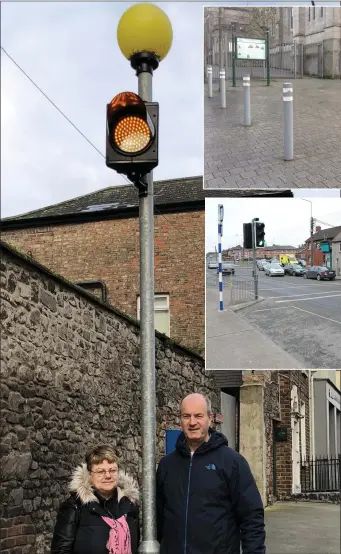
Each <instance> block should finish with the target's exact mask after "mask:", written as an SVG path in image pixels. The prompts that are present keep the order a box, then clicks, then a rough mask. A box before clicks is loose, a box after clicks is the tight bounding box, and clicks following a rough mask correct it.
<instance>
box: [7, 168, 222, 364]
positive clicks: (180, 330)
mask: <svg viewBox="0 0 341 554" xmlns="http://www.w3.org/2000/svg"><path fill="white" fill-rule="evenodd" d="M154 194H155V217H154V225H155V230H154V252H155V254H154V256H155V294H156V296H155V325H156V329H157V330H158V331H160V332H162V333H165V334H166V335H168V336H170V337H171V338H172V339H174V340H176V341H178V342H180V343H181V344H184V345H185V346H187V347H190V348H193V349H194V350H196V351H198V352H201V353H202V352H203V351H204V328H205V323H204V311H205V308H204V298H205V290H204V275H205V273H204V271H205V247H204V242H205V239H204V233H205V196H209V195H210V194H211V195H212V193H211V192H210V193H207V192H205V193H204V191H203V184H202V177H194V178H188V179H177V180H172V181H160V182H156V183H154ZM2 239H3V240H4V241H7V242H8V243H10V244H11V245H13V246H15V247H17V248H19V249H21V250H23V251H24V252H26V253H29V254H30V255H31V256H32V257H33V258H34V259H36V260H37V261H39V262H40V263H42V264H43V265H45V266H47V267H48V268H49V269H51V270H52V271H55V272H57V273H58V274H61V275H63V277H65V278H66V279H68V280H70V281H72V282H74V283H82V285H83V286H88V288H89V290H92V291H94V292H97V291H96V289H94V287H93V284H94V283H95V284H96V282H97V287H99V286H100V285H102V286H105V290H106V297H107V301H108V302H109V303H110V304H111V305H112V306H114V307H115V308H117V309H119V310H122V311H123V312H124V313H126V314H128V315H130V316H132V317H134V318H137V319H139V314H140V301H139V300H140V299H139V294H140V290H139V284H140V283H139V271H140V268H139V218H138V193H137V191H136V189H134V187H133V186H121V187H110V188H108V189H104V190H102V191H98V192H95V193H92V194H90V195H87V196H83V197H80V198H77V199H74V200H69V201H66V202H63V203H61V204H58V205H55V206H49V207H47V208H44V209H41V210H36V211H34V212H30V213H29V214H24V215H22V216H17V217H15V218H8V219H6V220H3V221H2ZM194 283H195V286H194ZM90 287H91V289H90ZM98 290H99V289H98Z"/></svg>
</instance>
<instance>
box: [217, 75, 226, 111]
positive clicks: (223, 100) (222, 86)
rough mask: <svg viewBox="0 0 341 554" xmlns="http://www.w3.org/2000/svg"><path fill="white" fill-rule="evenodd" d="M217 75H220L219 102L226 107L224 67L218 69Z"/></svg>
mask: <svg viewBox="0 0 341 554" xmlns="http://www.w3.org/2000/svg"><path fill="white" fill-rule="evenodd" d="M219 77H220V102H221V107H222V108H226V85H225V69H221V70H220V72H219Z"/></svg>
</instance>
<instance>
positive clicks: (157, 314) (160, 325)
mask: <svg viewBox="0 0 341 554" xmlns="http://www.w3.org/2000/svg"><path fill="white" fill-rule="evenodd" d="M137 319H138V320H139V319H140V297H139V296H138V297H137ZM154 321H155V329H156V331H159V332H160V333H165V334H166V335H167V336H168V337H170V311H169V295H168V294H155V296H154Z"/></svg>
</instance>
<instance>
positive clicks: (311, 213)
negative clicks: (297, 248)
mask: <svg viewBox="0 0 341 554" xmlns="http://www.w3.org/2000/svg"><path fill="white" fill-rule="evenodd" d="M301 200H304V202H309V204H310V265H311V267H312V266H313V265H314V258H313V249H314V241H313V235H314V220H313V203H312V202H311V200H308V199H307V198H301Z"/></svg>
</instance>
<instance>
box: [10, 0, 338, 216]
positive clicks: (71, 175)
mask: <svg viewBox="0 0 341 554" xmlns="http://www.w3.org/2000/svg"><path fill="white" fill-rule="evenodd" d="M252 3H253V2H244V3H243V2H239V3H238V4H239V5H249V4H251V5H252ZM204 4H208V3H207V2H206V3H201V2H196V3H195V2H187V3H185V2H173V3H167V2H160V3H159V4H158V5H160V7H162V9H163V10H164V11H165V12H166V13H167V14H168V16H169V18H170V20H171V22H172V26H173V45H172V48H171V50H170V52H169V54H168V56H167V57H166V59H165V60H164V61H162V62H161V64H160V67H159V68H158V69H157V70H156V71H155V74H154V98H153V99H154V100H155V101H158V102H159V103H160V143H159V144H160V157H159V166H158V167H157V168H156V170H155V171H154V178H155V179H168V178H177V177H186V176H194V175H201V174H202V173H203V117H204V112H203V73H202V72H203V68H202V50H203V46H202V45H203V5H204ZM272 4H276V3H272ZM277 4H280V3H277ZM293 4H294V3H293ZM296 4H297V2H296ZM304 4H307V5H310V3H309V2H304ZM317 4H318V3H317ZM130 5H132V3H130V2H124V3H122V2H73V3H72V2H69V3H68V2H5V3H4V2H2V3H1V45H2V47H3V48H5V50H6V51H7V52H8V53H9V54H10V55H11V56H12V57H13V58H14V60H15V61H16V62H17V63H18V64H19V65H20V66H21V67H22V69H23V70H24V71H25V72H26V73H27V74H28V75H29V76H30V77H31V78H32V79H33V80H34V81H35V82H36V84H37V85H38V86H39V87H40V88H41V89H42V90H43V91H44V92H45V93H46V94H47V95H48V96H49V97H50V98H51V100H52V101H53V102H54V103H55V104H56V105H57V106H58V107H59V108H60V109H61V110H62V111H63V112H64V113H65V114H66V115H67V116H68V117H69V118H70V119H71V120H72V121H73V123H74V124H75V125H76V126H77V127H79V129H80V130H81V131H82V132H83V133H84V134H85V135H86V136H87V137H88V139H89V140H90V141H91V142H93V143H94V144H95V146H96V147H97V148H98V149H99V150H100V151H101V152H102V153H103V154H104V153H105V108H106V104H107V103H108V102H110V100H111V99H112V98H113V96H115V95H116V94H117V93H119V92H122V91H124V90H131V91H137V79H136V76H135V74H134V71H133V70H132V69H131V67H130V64H129V62H128V61H127V60H126V59H125V58H124V57H123V56H122V54H121V52H120V50H119V48H118V45H117V40H116V29H117V24H118V22H119V19H120V17H121V15H122V14H123V12H124V11H125V10H126V9H127V8H128V7H129V6H130ZM210 5H212V3H211V4H210ZM217 5H218V4H217ZM219 5H225V6H226V5H231V3H230V4H229V3H226V2H223V3H220V4H219ZM257 5H259V6H260V5H269V3H266V2H259V3H258V2H257ZM286 5H288V3H286ZM336 5H338V4H337V3H336ZM1 79H2V80H1V139H2V150H1V185H2V193H1V195H2V198H1V200H2V202H1V207H2V211H1V216H2V217H9V216H11V215H16V214H20V213H24V212H28V211H30V210H34V209H38V208H41V207H43V206H47V205H51V204H54V203H57V202H63V201H65V200H68V199H70V198H74V197H77V196H81V195H84V194H87V193H89V192H92V191H95V190H98V189H102V188H105V187H107V186H112V185H119V184H125V183H126V181H125V179H124V177H122V176H120V175H118V174H117V173H116V172H114V171H112V170H110V169H108V168H107V167H106V165H105V161H104V159H103V158H102V157H101V156H100V154H98V152H96V151H95V150H94V149H93V148H92V147H91V146H90V145H89V144H88V143H87V142H86V141H85V140H84V138H82V137H81V136H80V135H79V133H77V131H75V129H74V128H73V127H72V126H71V125H70V124H69V123H68V122H67V121H66V120H65V119H64V118H63V117H62V116H61V115H60V114H59V113H58V111H57V110H56V109H55V108H54V107H53V106H52V105H51V104H50V103H49V102H48V101H47V100H46V99H45V98H44V96H43V95H42V94H41V93H40V92H39V91H38V90H37V89H36V88H35V87H34V86H33V85H32V84H31V83H30V81H29V80H28V79H27V78H26V77H25V76H24V75H23V74H22V73H21V72H20V70H19V69H18V68H17V67H16V66H15V65H14V64H13V62H12V61H11V60H10V59H8V57H7V56H6V55H5V54H4V52H3V51H1Z"/></svg>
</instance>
